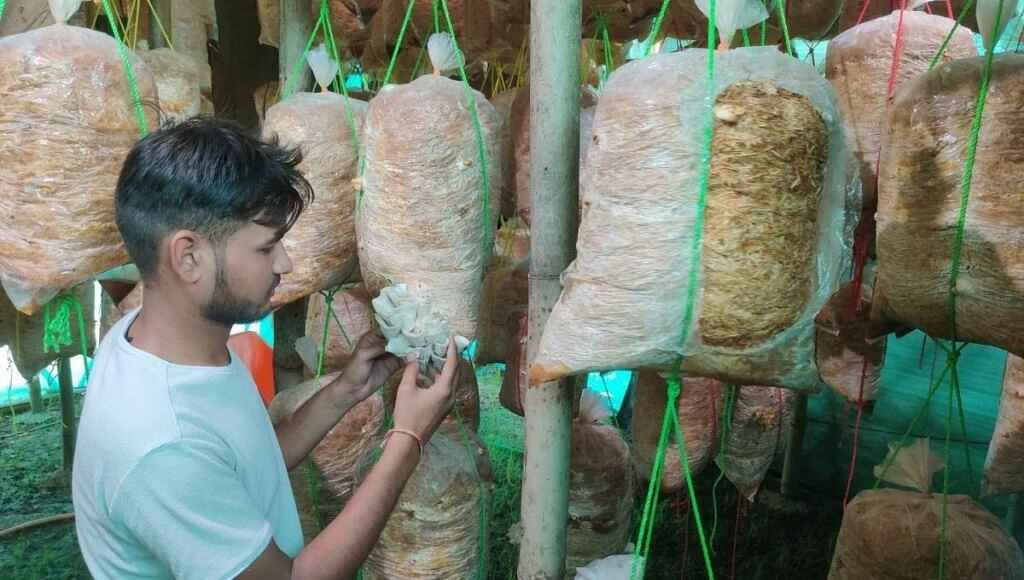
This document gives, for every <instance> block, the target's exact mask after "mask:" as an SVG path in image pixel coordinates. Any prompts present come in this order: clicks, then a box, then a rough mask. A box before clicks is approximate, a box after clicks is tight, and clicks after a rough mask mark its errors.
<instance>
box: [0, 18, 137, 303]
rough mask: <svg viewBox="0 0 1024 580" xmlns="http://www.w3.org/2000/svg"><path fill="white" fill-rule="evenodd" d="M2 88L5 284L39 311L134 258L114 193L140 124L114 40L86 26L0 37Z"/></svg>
mask: <svg viewBox="0 0 1024 580" xmlns="http://www.w3.org/2000/svg"><path fill="white" fill-rule="evenodd" d="M132 66H133V68H134V70H135V77H136V80H137V81H138V86H139V93H140V95H141V97H142V100H143V102H144V103H146V102H149V103H154V102H156V101H157V89H156V85H155V84H154V82H153V77H152V76H151V75H150V73H149V72H148V70H147V69H146V66H145V65H144V64H143V63H142V62H141V61H140V60H139V59H138V58H136V57H132ZM0 94H2V95H4V106H3V107H0V215H3V216H4V228H3V229H2V231H0V284H2V286H3V289H4V290H5V291H6V292H7V295H8V296H9V297H10V299H11V302H12V303H13V304H14V305H15V307H17V308H18V309H19V310H21V311H22V312H25V313H26V314H32V313H34V312H36V311H38V310H39V308H40V307H41V306H42V305H43V304H45V303H46V302H48V301H49V300H50V299H52V298H53V297H54V296H55V295H56V294H57V293H58V292H59V291H60V290H61V289H64V288H70V287H72V286H74V285H76V284H78V283H80V282H82V281H84V280H87V279H89V278H90V277H91V276H94V275H96V274H99V273H101V272H105V271H107V270H109V269H111V268H113V267H115V266H118V265H121V264H124V263H126V262H128V254H127V253H126V252H125V249H124V245H123V243H122V241H121V235H120V234H119V233H118V231H117V226H116V225H115V223H114V196H113V192H114V189H115V186H116V184H117V178H118V175H119V174H120V171H121V164H122V163H123V161H124V158H125V156H126V155H127V154H128V151H129V150H130V149H131V147H132V145H134V144H135V141H136V140H137V139H138V137H139V126H138V121H137V119H136V115H135V107H134V103H133V101H132V97H131V93H130V92H129V89H128V81H127V77H126V75H125V72H124V68H123V65H122V64H121V59H120V57H119V56H118V48H117V43H116V41H115V40H114V39H113V37H111V36H109V35H106V34H103V33H100V32H95V31H92V30H87V29H85V28H78V27H75V26H65V25H60V24H57V25H53V26H47V27H45V28H40V29H37V30H33V31H30V32H26V33H24V34H18V35H14V36H7V37H4V38H0ZM145 109H146V113H147V121H148V122H149V124H150V126H151V127H152V126H153V125H154V124H155V119H156V115H155V111H154V110H153V108H152V107H146V108H145Z"/></svg>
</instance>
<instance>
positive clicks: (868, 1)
mask: <svg viewBox="0 0 1024 580" xmlns="http://www.w3.org/2000/svg"><path fill="white" fill-rule="evenodd" d="M869 6H871V0H864V5H863V6H861V7H860V14H859V15H857V24H863V23H864V16H865V15H866V14H867V13H868V7H869Z"/></svg>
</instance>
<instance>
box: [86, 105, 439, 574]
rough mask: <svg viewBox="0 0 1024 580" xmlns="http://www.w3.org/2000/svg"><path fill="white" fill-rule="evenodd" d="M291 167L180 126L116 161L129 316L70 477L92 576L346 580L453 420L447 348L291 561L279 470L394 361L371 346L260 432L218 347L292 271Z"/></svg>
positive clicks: (93, 394) (103, 351) (291, 159)
mask: <svg viewBox="0 0 1024 580" xmlns="http://www.w3.org/2000/svg"><path fill="white" fill-rule="evenodd" d="M299 160H300V155H299V153H298V152H293V151H287V150H284V149H282V148H279V147H278V146H276V145H274V144H267V143H262V142H260V141H258V140H256V139H254V138H251V137H249V136H247V135H246V134H244V133H243V132H242V131H240V130H239V129H238V128H237V127H236V126H234V125H231V124H228V123H225V122H222V121H215V120H192V121H188V122H186V123H183V124H181V125H178V126H175V127H171V128H167V129H164V130H161V131H158V132H155V133H153V134H151V135H150V136H148V137H146V138H145V139H143V140H142V141H140V142H139V143H138V144H137V145H136V146H135V148H134V149H133V150H132V151H131V153H130V154H129V155H128V158H127V160H126V161H125V163H124V167H123V168H122V171H121V176H120V179H119V181H118V184H117V193H116V196H117V226H118V228H119V229H120V231H121V235H122V237H123V238H124V241H125V245H126V247H127V249H128V252H129V254H130V255H131V257H132V259H133V260H134V261H135V264H136V265H137V267H138V268H139V271H140V272H141V274H142V280H143V284H144V285H145V299H144V306H143V307H142V308H141V310H140V311H136V312H133V313H131V314H129V315H128V316H126V317H125V318H124V319H123V320H121V321H120V322H119V323H117V324H116V325H115V326H114V327H113V328H112V329H111V331H110V333H109V334H108V335H107V336H106V338H104V340H103V342H102V343H101V344H100V346H99V350H98V352H97V354H96V360H95V365H94V367H93V374H92V380H91V382H90V384H89V389H88V392H87V395H86V398H85V407H84V410H83V412H82V418H81V422H80V425H79V431H78V445H77V451H76V454H75V463H74V475H73V500H74V505H75V514H76V527H77V532H78V539H79V543H80V545H81V548H82V554H83V556H84V558H85V561H86V563H87V564H88V566H89V570H90V572H91V573H92V574H93V576H95V577H96V578H97V579H99V580H104V579H107V578H116V579H122V578H129V579H130V578H183V579H203V580H206V579H217V578H235V577H240V578H268V579H269V578H273V579H284V578H301V579H306V578H310V579H313V578H351V577H353V576H354V575H355V572H356V570H357V569H358V567H359V566H360V565H361V563H362V562H363V560H364V559H365V558H366V557H367V555H368V554H369V553H370V550H371V549H372V548H373V545H374V544H375V543H376V541H377V538H378V536H379V534H380V532H381V530H382V529H383V527H384V524H385V522H386V521H387V518H388V516H389V514H390V512H391V511H392V509H393V508H394V506H395V504H396V503H397V501H398V497H399V494H400V493H401V491H402V488H403V486H404V485H405V482H406V481H407V480H408V478H409V477H410V475H411V474H412V472H413V470H414V469H415V467H416V464H417V462H418V460H419V454H420V452H421V450H422V444H423V443H425V442H426V441H427V440H428V439H429V438H430V436H431V434H432V433H433V432H434V430H435V429H436V428H437V426H438V424H439V423H440V421H441V419H442V418H443V417H444V416H445V414H446V413H447V412H448V411H449V410H450V409H451V407H452V403H453V397H452V386H451V385H452V380H453V375H454V373H455V372H456V365H457V355H456V352H455V347H454V346H453V344H449V350H448V358H447V361H446V363H445V366H444V370H443V371H442V372H441V373H440V374H439V375H436V376H432V377H429V379H430V381H431V382H432V383H433V384H432V385H431V386H429V388H418V387H417V365H416V363H415V362H413V361H410V362H408V363H407V364H406V366H405V372H404V375H403V377H402V382H401V386H400V387H399V389H398V397H397V402H396V405H395V411H394V424H395V429H394V430H393V431H392V432H389V437H387V438H386V444H385V447H384V450H383V453H382V455H381V457H380V460H379V461H378V462H377V464H376V466H375V467H374V468H373V469H372V470H371V471H370V473H369V475H368V476H367V478H366V479H365V481H364V482H363V484H362V485H361V486H360V487H359V489H358V490H357V491H356V493H355V494H354V495H353V497H352V499H351V500H350V501H349V502H348V504H347V506H346V507H345V509H344V511H343V512H342V513H341V514H340V515H339V516H338V517H337V518H336V519H335V520H334V521H333V522H332V523H331V524H330V525H329V526H328V527H327V528H326V529H325V530H324V531H323V532H322V533H321V534H320V535H319V536H317V537H316V538H315V539H314V540H313V541H312V542H311V543H310V544H309V545H308V546H306V547H303V539H302V531H301V529H300V528H299V517H298V513H297V510H296V507H295V500H294V498H293V496H292V493H291V487H290V485H289V481H288V470H289V469H291V468H292V467H295V466H296V465H297V464H298V463H299V462H300V461H302V459H303V458H304V457H305V456H306V455H307V454H308V453H309V452H310V450H311V449H312V448H313V447H314V446H315V445H316V444H317V443H318V442H319V441H320V440H321V439H322V438H323V436H324V435H325V434H326V433H327V431H328V430H330V428H331V427H333V426H334V425H335V424H336V423H337V422H338V421H339V420H340V419H341V417H342V416H343V415H344V414H345V413H346V412H347V411H348V410H349V409H351V408H352V407H353V406H354V405H356V404H357V403H358V402H360V401H362V400H363V399H365V398H366V397H368V396H369V395H370V394H371V393H372V392H374V391H375V390H376V389H377V387H379V386H380V385H381V384H382V383H383V382H384V381H385V380H386V379H387V378H388V377H389V376H390V375H391V374H392V373H394V372H396V371H397V370H398V369H399V368H400V367H401V361H399V360H398V359H397V358H395V357H394V356H392V355H389V354H386V353H385V351H384V340H383V338H382V337H381V336H379V335H377V334H373V333H371V334H369V335H368V336H366V337H364V338H363V339H362V340H361V341H360V342H359V344H358V347H357V349H356V352H355V354H354V356H353V358H352V362H351V363H349V365H348V367H347V368H345V370H344V371H343V372H342V374H341V375H340V377H339V378H338V379H337V380H336V381H335V382H333V383H331V384H329V385H327V386H326V387H325V388H323V389H322V390H321V391H320V392H319V393H318V394H317V395H316V396H314V397H313V398H312V399H311V400H310V401H309V402H308V403H306V404H305V405H303V406H302V407H301V408H300V409H299V410H298V411H296V413H295V414H294V415H293V416H292V417H291V418H290V419H289V420H287V421H285V422H284V423H283V424H282V425H279V426H278V427H277V430H276V433H275V430H274V427H272V426H271V424H270V420H269V417H268V414H267V411H266V409H265V408H264V407H263V403H262V402H261V400H260V398H259V394H258V393H257V390H256V386H255V385H254V384H253V381H252V378H251V376H250V375H249V372H248V370H247V369H246V368H245V366H243V365H242V363H241V362H240V361H239V360H238V358H237V357H235V356H234V355H232V353H231V352H230V351H229V350H228V348H227V339H228V335H229V332H230V329H231V326H232V325H233V324H235V323H245V322H250V321H255V320H258V319H260V318H261V317H263V316H264V315H266V314H267V312H268V311H269V301H270V297H271V295H272V294H273V292H274V288H275V287H276V286H277V284H278V282H279V280H280V278H281V276H282V275H283V274H287V273H288V272H289V271H290V270H291V261H290V260H289V258H288V255H287V254H286V253H285V250H284V248H283V247H282V245H281V238H282V237H283V236H284V234H285V233H286V232H287V231H288V229H289V228H290V227H291V225H292V224H294V223H295V220H296V219H297V218H298V216H299V214H300V213H301V212H302V210H303V208H304V207H305V206H306V205H307V204H308V203H309V202H310V201H311V200H312V191H311V190H310V186H309V184H308V183H307V182H306V181H305V179H303V177H302V176H301V175H300V174H299V172H298V171H297V170H296V166H297V165H298V163H299Z"/></svg>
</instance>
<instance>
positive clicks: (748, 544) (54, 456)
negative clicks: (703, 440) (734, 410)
mask: <svg viewBox="0 0 1024 580" xmlns="http://www.w3.org/2000/svg"><path fill="white" fill-rule="evenodd" d="M480 385H481V402H482V405H483V410H482V411H483V412H482V413H481V415H482V417H481V419H482V424H481V436H482V437H483V439H484V441H485V442H486V443H487V444H488V446H489V447H490V449H491V458H492V464H493V468H494V473H495V480H496V481H495V483H496V487H495V490H494V493H493V495H492V505H491V523H490V526H489V536H490V537H489V546H490V558H489V561H488V569H489V574H488V578H489V579H494V580H498V579H500V580H508V579H513V578H515V567H516V561H517V551H516V550H517V547H516V546H515V545H513V544H511V543H510V542H509V541H508V534H509V529H510V528H512V526H514V525H515V524H516V522H518V520H519V485H520V483H521V469H522V454H521V445H522V443H521V441H522V420H521V419H519V418H518V417H515V416H514V415H511V414H510V413H508V412H507V411H505V410H504V409H502V408H501V407H500V405H498V401H497V389H498V386H500V374H499V373H498V372H497V371H496V370H493V369H484V370H483V372H482V373H481V381H480ZM49 405H50V408H49V410H47V412H45V413H40V414H38V415H32V414H31V413H20V414H18V415H11V414H6V415H3V416H2V419H0V506H2V510H0V528H3V529H6V528H8V527H10V526H13V525H16V524H19V523H21V522H24V521H28V520H32V519H36V518H40V517H45V516H49V515H56V514H60V513H65V512H68V511H71V509H72V506H71V500H70V495H69V491H68V488H67V487H66V486H64V485H63V484H62V482H61V478H60V474H61V438H60V414H59V404H58V402H57V401H56V400H53V401H51V402H50V403H49ZM716 477H717V471H716V470H715V469H714V468H709V469H708V470H707V471H706V472H705V473H704V474H702V475H701V477H699V478H698V479H697V481H696V488H697V496H698V498H699V505H700V510H701V519H702V522H704V527H705V533H706V534H707V535H708V536H710V534H711V531H712V528H713V527H714V511H715V510H714V506H715V503H714V502H713V501H712V495H711V491H712V488H713V486H714V483H715V479H716ZM773 489H777V481H776V480H774V479H771V478H770V479H769V481H768V482H766V491H765V492H762V495H761V496H760V498H759V501H758V503H757V504H755V505H753V506H750V505H744V506H743V507H742V508H741V511H740V512H739V528H738V531H737V528H736V520H737V494H736V493H735V491H734V490H733V489H732V488H731V487H730V485H729V484H728V482H727V481H723V482H722V483H721V484H720V485H719V486H718V493H717V497H718V501H717V510H718V526H717V528H716V529H715V532H716V533H715V536H714V538H713V540H711V541H710V546H709V548H710V550H709V555H710V557H711V561H712V563H713V567H714V569H715V577H716V578H718V579H742V580H771V579H775V578H785V579H786V580H803V579H807V580H817V579H825V578H826V577H827V576H828V566H829V562H830V560H831V554H832V549H833V542H834V540H835V536H836V534H837V532H838V529H839V523H840V518H841V516H840V513H839V511H838V503H834V504H833V505H832V506H831V507H829V508H825V507H824V505H825V501H814V502H813V504H814V506H816V507H812V506H811V504H810V503H804V502H794V501H790V500H783V499H782V498H781V497H779V496H778V494H776V493H774V492H773V491H772V490H773ZM643 491H645V490H641V493H642V492H643ZM642 501H643V497H642V495H639V496H638V497H637V515H636V517H635V518H634V527H635V526H636V522H637V521H638V520H639V509H640V507H641V506H642ZM657 521H658V524H657V527H656V529H655V532H654V536H653V546H652V550H653V552H652V561H651V563H650V565H649V566H648V570H647V571H648V573H647V578H649V579H656V580H660V579H670V578H671V579H678V578H689V579H694V580H697V579H703V578H705V577H706V574H705V571H704V560H703V557H702V555H701V553H702V552H701V548H700V543H699V540H698V535H697V532H696V526H695V524H694V519H693V516H692V514H691V509H690V503H689V501H688V500H687V498H686V496H685V495H684V494H679V495H676V496H672V497H665V498H663V499H662V501H661V502H660V509H659V513H658V520H657ZM635 535H636V533H635V530H634V532H633V537H634V538H635ZM734 562H735V563H734ZM0 578H3V579H7V578H11V579H18V580H21V579H27V580H35V579H49V578H60V579H65V578H89V574H88V572H87V571H86V568H85V565H84V563H83V562H82V559H81V555H80V553H79V550H78V545H77V542H76V540H75V534H74V526H73V524H70V523H61V524H55V525H51V526H46V527H42V528H38V529H35V530H32V531H28V532H23V533H19V534H16V535H14V536H10V537H6V538H0Z"/></svg>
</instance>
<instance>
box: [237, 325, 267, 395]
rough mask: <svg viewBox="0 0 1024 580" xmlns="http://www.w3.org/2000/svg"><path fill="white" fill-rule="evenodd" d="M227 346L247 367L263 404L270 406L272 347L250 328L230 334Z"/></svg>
mask: <svg viewBox="0 0 1024 580" xmlns="http://www.w3.org/2000/svg"><path fill="white" fill-rule="evenodd" d="M228 346H230V347H231V350H232V351H233V352H234V353H235V354H236V355H238V357H239V358H240V359H242V362H243V363H245V366H246V367H247V368H248V369H249V373H250V374H252V380H253V381H254V382H255V383H256V388H257V389H259V392H260V398H262V399H263V404H264V405H267V406H270V401H272V400H273V399H274V349H272V348H270V345H268V344H267V343H266V342H265V341H264V340H263V339H262V338H261V337H260V335H259V334H257V333H255V332H252V331H251V330H247V331H245V332H240V333H238V334H233V335H231V337H230V338H228Z"/></svg>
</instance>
